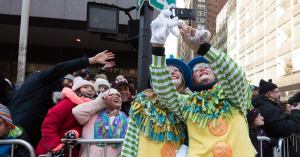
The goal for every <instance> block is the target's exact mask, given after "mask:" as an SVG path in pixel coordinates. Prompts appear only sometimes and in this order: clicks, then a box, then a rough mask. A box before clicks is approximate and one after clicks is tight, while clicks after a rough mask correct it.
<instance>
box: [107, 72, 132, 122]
mask: <svg viewBox="0 0 300 157" xmlns="http://www.w3.org/2000/svg"><path fill="white" fill-rule="evenodd" d="M112 87H113V88H115V89H117V90H118V92H119V93H120V94H121V98H122V108H121V111H122V112H124V113H125V114H126V115H127V116H129V110H130V105H131V101H132V95H131V93H130V90H129V88H130V86H129V84H128V81H127V80H126V79H125V78H124V76H123V75H119V76H117V77H116V80H115V81H114V82H113V83H112Z"/></svg>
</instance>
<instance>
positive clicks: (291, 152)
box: [257, 134, 300, 157]
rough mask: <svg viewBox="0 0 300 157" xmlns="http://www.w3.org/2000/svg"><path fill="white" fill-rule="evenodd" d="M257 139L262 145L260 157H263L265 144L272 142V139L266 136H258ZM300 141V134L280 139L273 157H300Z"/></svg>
mask: <svg viewBox="0 0 300 157" xmlns="http://www.w3.org/2000/svg"><path fill="white" fill-rule="evenodd" d="M257 139H258V140H259V144H260V149H259V152H260V157H263V151H264V150H263V147H262V146H263V142H271V139H270V138H269V137H266V136H258V137H257ZM299 141H300V135H299V134H294V135H292V136H289V137H284V138H279V139H278V141H277V145H276V146H274V147H273V157H300V150H299V146H298V143H299Z"/></svg>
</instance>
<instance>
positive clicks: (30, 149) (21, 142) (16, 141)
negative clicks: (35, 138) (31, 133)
mask: <svg viewBox="0 0 300 157" xmlns="http://www.w3.org/2000/svg"><path fill="white" fill-rule="evenodd" d="M0 144H1V145H2V144H10V145H11V152H10V156H11V157H13V156H14V148H15V145H22V146H23V147H25V148H26V149H27V150H28V152H29V155H30V157H35V153H34V149H33V147H32V146H31V145H30V144H29V143H28V142H26V141H24V140H20V139H8V140H0Z"/></svg>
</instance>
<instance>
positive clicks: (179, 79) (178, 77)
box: [168, 65, 183, 88]
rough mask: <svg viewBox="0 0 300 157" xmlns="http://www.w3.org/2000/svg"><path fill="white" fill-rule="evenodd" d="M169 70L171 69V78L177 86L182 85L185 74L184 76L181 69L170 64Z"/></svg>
mask: <svg viewBox="0 0 300 157" xmlns="http://www.w3.org/2000/svg"><path fill="white" fill-rule="evenodd" d="M168 70H169V73H170V75H171V79H172V81H173V82H174V84H175V86H176V88H177V87H179V86H180V85H182V83H183V76H182V74H181V72H180V71H179V69H178V68H177V67H175V66H172V65H170V66H168Z"/></svg>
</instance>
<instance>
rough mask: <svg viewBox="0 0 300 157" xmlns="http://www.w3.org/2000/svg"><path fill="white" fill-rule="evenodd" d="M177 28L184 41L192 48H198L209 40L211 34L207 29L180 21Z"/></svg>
mask: <svg viewBox="0 0 300 157" xmlns="http://www.w3.org/2000/svg"><path fill="white" fill-rule="evenodd" d="M179 29H180V34H181V35H182V38H183V40H184V42H185V43H186V44H187V45H188V46H189V47H190V48H191V49H193V50H198V48H199V47H200V46H201V45H202V44H203V43H207V42H208V41H209V40H210V36H211V34H210V32H209V31H208V30H205V29H195V28H192V27H190V26H187V25H186V24H184V23H180V25H179Z"/></svg>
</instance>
